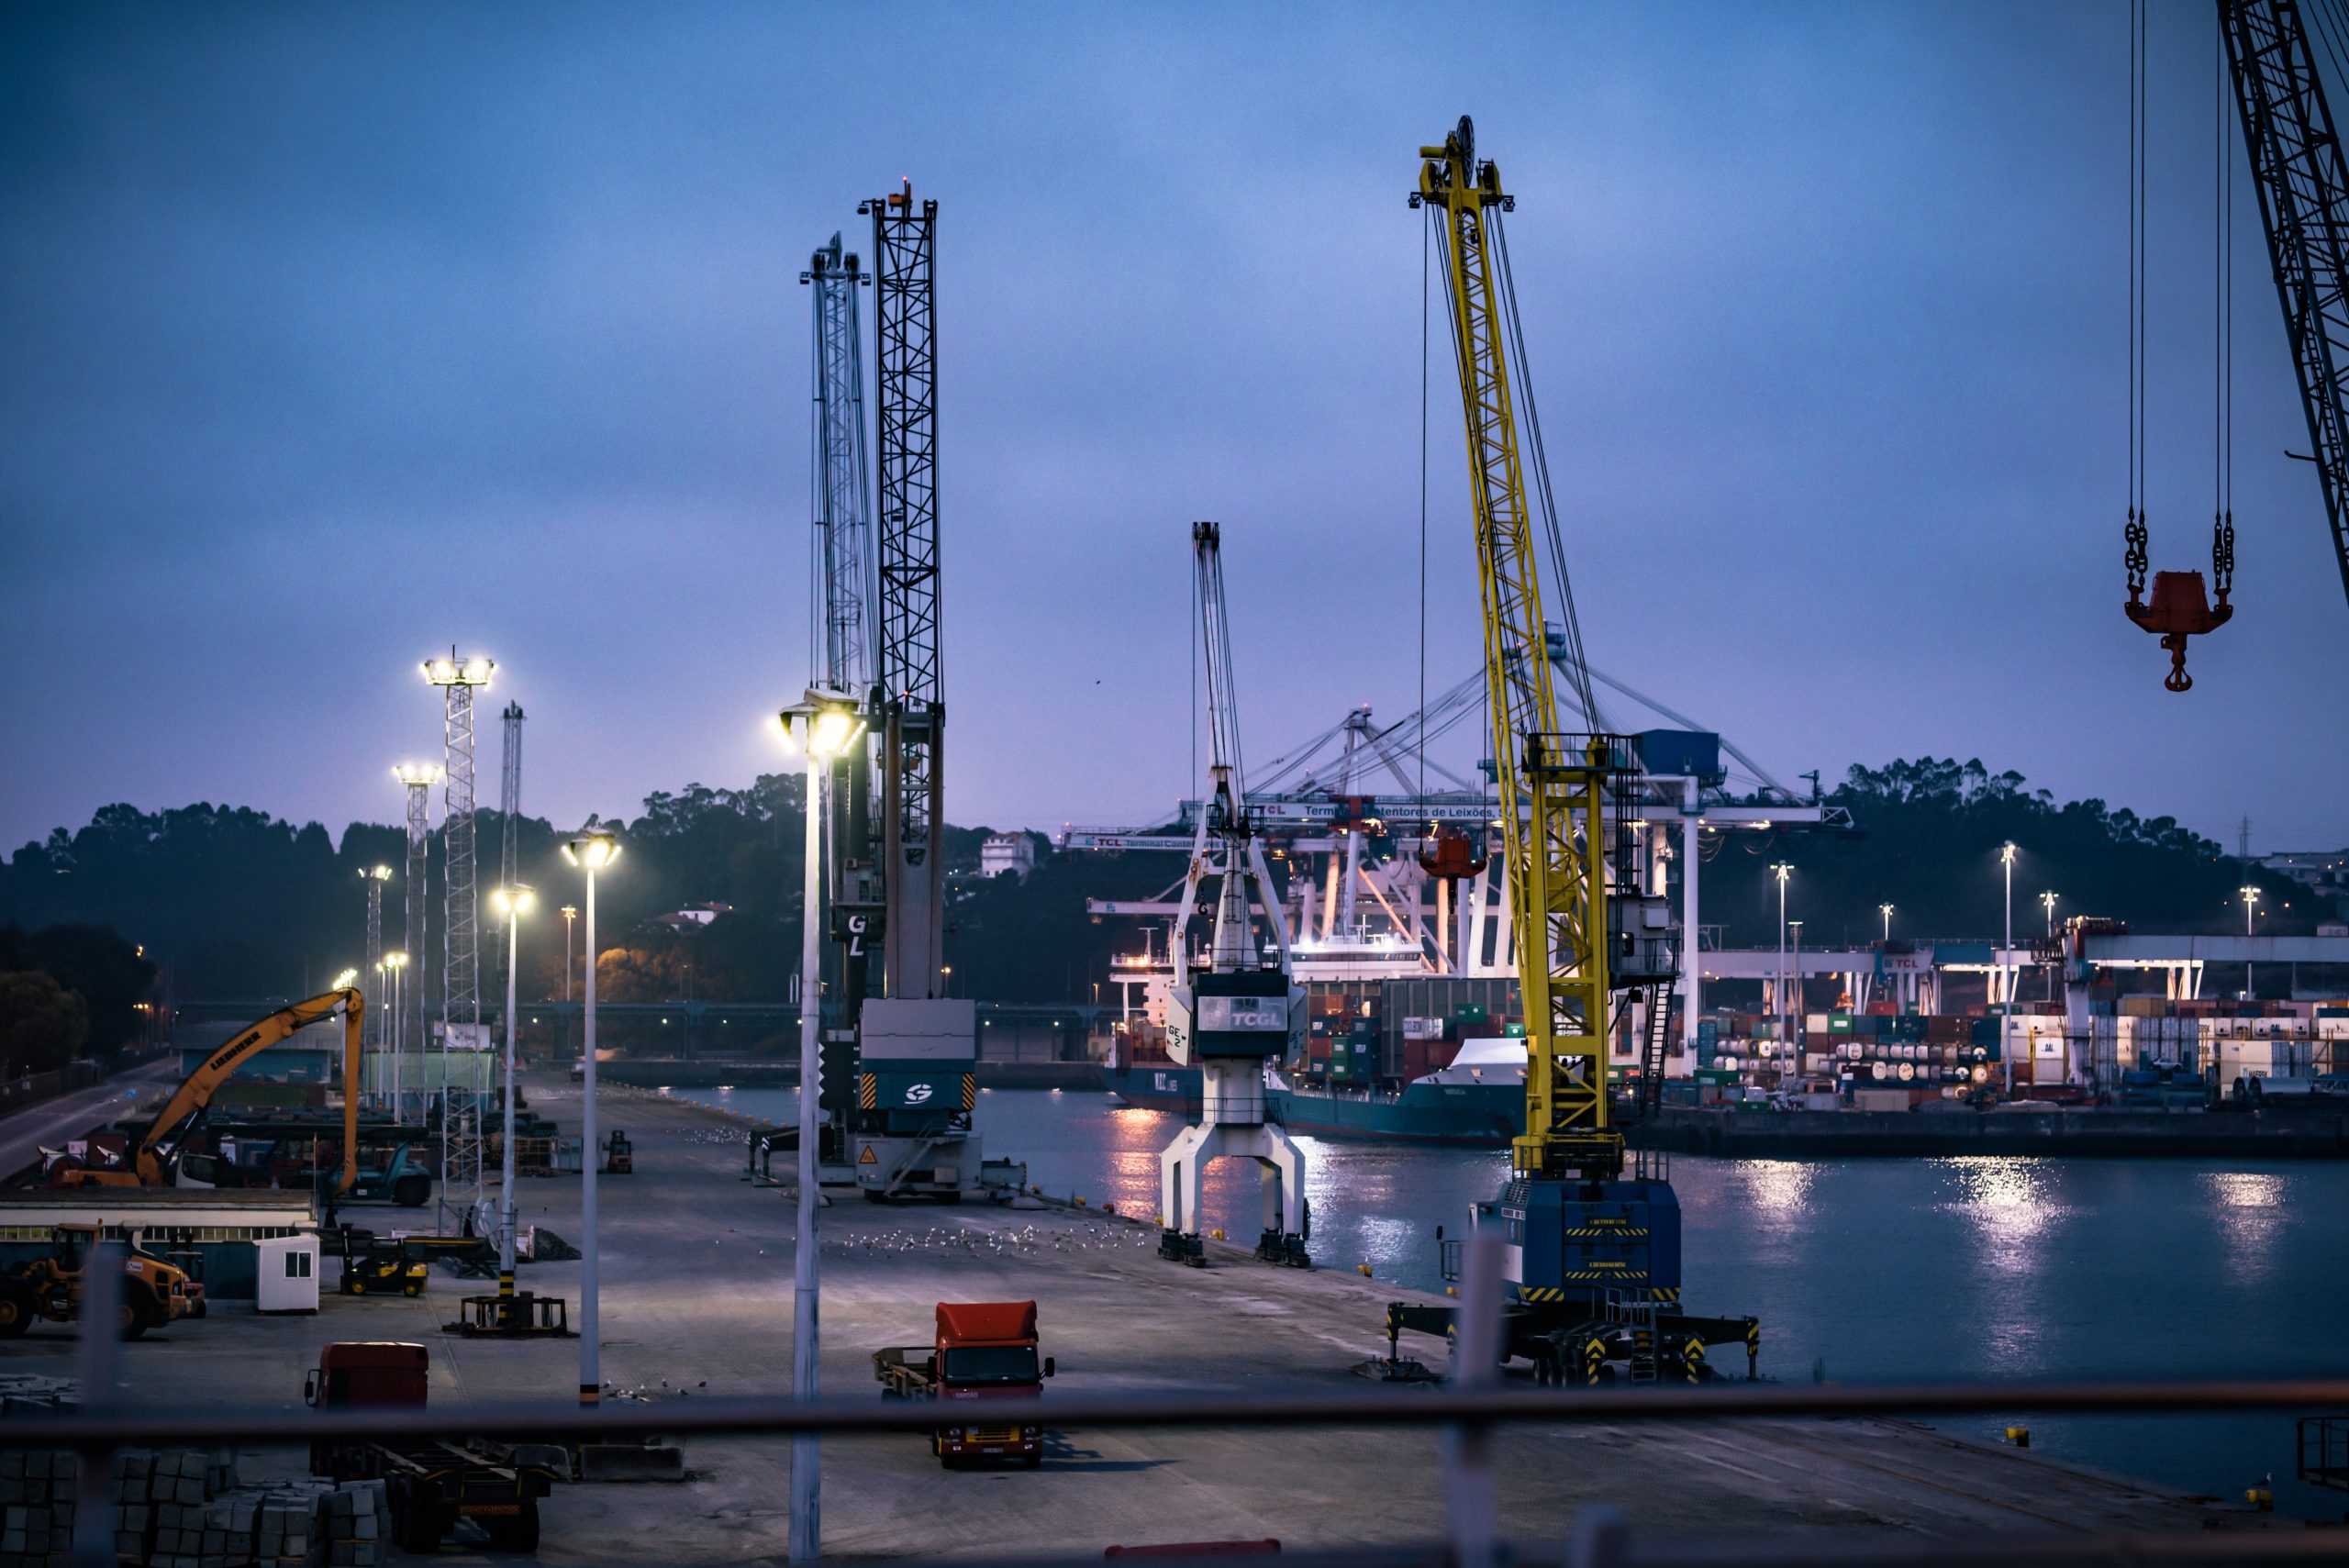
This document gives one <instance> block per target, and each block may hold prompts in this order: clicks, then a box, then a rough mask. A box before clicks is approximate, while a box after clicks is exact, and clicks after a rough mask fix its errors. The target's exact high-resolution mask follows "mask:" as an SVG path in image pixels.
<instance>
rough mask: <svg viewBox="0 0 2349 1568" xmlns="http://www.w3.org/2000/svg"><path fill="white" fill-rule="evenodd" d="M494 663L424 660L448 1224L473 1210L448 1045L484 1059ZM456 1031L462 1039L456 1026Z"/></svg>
mask: <svg viewBox="0 0 2349 1568" xmlns="http://www.w3.org/2000/svg"><path fill="white" fill-rule="evenodd" d="M496 668H497V666H496V665H495V664H494V663H492V662H490V661H489V660H486V659H466V658H462V657H461V656H459V654H458V652H457V651H456V649H455V648H453V647H452V648H451V649H450V650H449V657H447V658H446V659H428V660H426V661H425V662H424V678H425V680H427V681H428V682H429V683H430V684H433V685H436V686H438V687H440V692H441V695H442V698H443V708H442V712H443V715H444V722H443V727H442V736H443V744H444V745H445V746H446V748H447V756H446V761H445V762H444V764H443V767H444V772H443V773H442V774H441V782H440V800H441V809H442V811H443V812H444V813H445V815H444V816H443V817H442V818H441V823H440V855H441V865H442V871H441V878H440V881H441V894H442V897H443V899H444V900H445V909H446V913H445V914H444V915H443V917H442V918H441V921H440V946H441V951H442V953H443V955H444V956H443V962H442V967H441V971H440V995H441V1004H440V1150H441V1154H440V1209H441V1213H442V1215H443V1217H444V1219H445V1220H446V1221H447V1222H448V1223H452V1224H462V1221H463V1219H464V1218H465V1217H466V1215H467V1214H469V1213H471V1212H473V1211H475V1210H478V1209H479V1208H480V1207H481V1195H482V1194H481V1156H482V1146H481V1102H480V1098H479V1094H478V1092H477V1091H476V1090H475V1089H474V1088H473V1086H472V1085H471V1084H466V1085H464V1086H463V1088H462V1092H458V1091H457V1090H455V1089H453V1088H452V1087H451V1084H450V1082H449V1048H450V1047H451V1045H453V1044H455V1043H456V1042H457V1040H459V1039H460V1038H462V1040H464V1042H465V1048H466V1050H467V1051H468V1053H469V1054H468V1055H467V1057H466V1060H467V1061H473V1060H476V1059H479V1060H486V1058H485V1057H483V1056H482V1054H481V1053H482V1052H483V1051H485V1050H486V1049H487V1046H488V1041H487V1040H484V1039H483V1038H482V1029H481V918H480V917H481V910H480V898H479V891H480V890H479V886H478V884H477V883H476V880H475V871H474V866H475V860H474V826H475V825H474V821H473V693H474V691H475V690H476V689H478V688H482V687H485V686H487V685H488V684H489V679H490V676H491V674H492V673H494V672H495V670H496ZM460 1029H462V1031H463V1032H462V1037H461V1036H460V1034H459V1030H460Z"/></svg>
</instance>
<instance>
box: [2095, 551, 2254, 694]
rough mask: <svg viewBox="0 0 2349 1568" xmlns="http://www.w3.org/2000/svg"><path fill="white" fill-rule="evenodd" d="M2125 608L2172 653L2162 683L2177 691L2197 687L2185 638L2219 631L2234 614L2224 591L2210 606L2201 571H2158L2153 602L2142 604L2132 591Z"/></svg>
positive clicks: (2129, 614) (2130, 615)
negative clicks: (2188, 669)
mask: <svg viewBox="0 0 2349 1568" xmlns="http://www.w3.org/2000/svg"><path fill="white" fill-rule="evenodd" d="M2122 608H2123V609H2124V610H2125V611H2126V612H2127V613H2128V616H2129V618H2130V619H2131V620H2132V621H2135V622H2136V623H2137V624H2138V625H2139V626H2141V627H2143V628H2145V629H2146V630H2147V631H2150V632H2154V633H2157V634H2158V635H2159V636H2160V638H2161V639H2162V646H2163V647H2164V648H2165V649H2167V650H2169V674H2168V676H2167V677H2166V678H2165V679H2164V680H2163V682H2162V684H2163V685H2165V686H2167V687H2168V688H2169V689H2170V690H2171V691H2174V692H2182V691H2186V690H2188V688H2190V687H2191V686H2192V685H2193V684H2194V677H2193V676H2191V675H2189V674H2188V673H2186V639H2188V638H2189V637H2200V636H2202V635H2204V634H2206V633H2208V632H2212V631H2216V630H2217V629H2218V628H2221V627H2222V626H2224V625H2226V623H2227V621H2228V620H2229V619H2230V618H2231V617H2232V616H2233V615H2234V613H2235V611H2234V606H2232V605H2230V604H2229V603H2227V594H2226V590H2225V589H2223V588H2221V590H2220V591H2219V603H2218V607H2217V608H2215V609H2214V608H2212V607H2211V605H2210V598H2209V596H2208V595H2207V593H2206V592H2205V590H2204V588H2203V585H2202V573H2199V572H2156V573H2154V594H2153V602H2152V603H2151V604H2146V603H2143V602H2141V601H2140V599H2139V597H2138V595H2136V594H2135V593H2133V592H2132V594H2131V595H2129V603H2128V604H2127V605H2125V606H2122Z"/></svg>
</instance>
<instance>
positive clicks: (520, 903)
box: [489, 884, 535, 1328]
mask: <svg viewBox="0 0 2349 1568" xmlns="http://www.w3.org/2000/svg"><path fill="white" fill-rule="evenodd" d="M489 901H490V904H491V906H493V907H495V909H496V910H497V912H498V913H499V914H501V915H503V916H505V917H506V1137H505V1149H504V1162H503V1168H502V1169H501V1170H500V1172H499V1173H498V1180H499V1182H500V1183H501V1185H500V1187H499V1188H498V1200H497V1202H498V1209H499V1223H498V1228H497V1229H498V1235H497V1299H498V1307H497V1310H498V1315H499V1320H500V1322H501V1323H503V1322H504V1318H505V1314H507V1312H510V1311H512V1310H513V1307H512V1305H511V1303H512V1302H513V1299H514V1006H515V990H516V984H515V977H514V970H515V962H516V960H517V959H518V957H519V956H520V949H521V945H522V912H523V911H524V910H526V909H528V908H529V906H531V904H532V903H533V902H535V895H533V894H532V892H531V891H530V889H529V888H527V887H524V886H522V885H520V884H515V885H513V886H510V887H500V888H498V889H497V890H495V892H493V893H492V894H491V895H489ZM506 1326H507V1327H509V1328H510V1327H512V1325H511V1324H507V1325H506Z"/></svg>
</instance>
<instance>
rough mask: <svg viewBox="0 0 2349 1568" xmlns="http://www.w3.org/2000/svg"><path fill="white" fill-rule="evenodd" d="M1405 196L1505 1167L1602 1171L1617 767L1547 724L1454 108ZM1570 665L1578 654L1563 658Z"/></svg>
mask: <svg viewBox="0 0 2349 1568" xmlns="http://www.w3.org/2000/svg"><path fill="white" fill-rule="evenodd" d="M1419 156H1420V158H1421V159H1422V160H1424V161H1423V162H1422V163H1421V164H1420V166H1419V190H1418V191H1417V192H1416V193H1415V194H1414V195H1413V196H1412V198H1411V200H1412V205H1413V206H1420V205H1422V204H1424V205H1426V206H1429V207H1430V208H1431V209H1433V215H1434V217H1435V219H1436V227H1437V228H1438V230H1439V231H1440V233H1441V234H1442V237H1443V239H1442V245H1443V250H1444V261H1445V263H1446V267H1447V272H1448V279H1449V286H1448V288H1447V290H1446V292H1447V294H1448V295H1449V304H1450V306H1451V313H1452V336H1453V345H1454V347H1455V349H1456V350H1457V359H1458V361H1459V370H1460V396H1461V403H1462V406H1463V408H1464V410H1465V412H1466V415H1467V420H1466V429H1467V435H1468V475H1469V492H1470V496H1471V499H1472V500H1473V501H1474V503H1475V514H1476V569H1477V579H1478V582H1479V584H1481V586H1482V589H1483V595H1484V608H1485V616H1484V623H1485V684H1486V692H1487V700H1488V701H1489V702H1490V703H1491V705H1492V728H1493V767H1494V780H1495V784H1496V785H1497V789H1498V793H1499V796H1500V809H1499V813H1498V815H1499V817H1500V825H1501V853H1502V858H1503V862H1504V863H1505V864H1506V865H1507V867H1508V897H1509V919H1510V929H1511V931H1512V932H1513V934H1514V936H1515V938H1516V942H1517V965H1518V985H1519V988H1520V991H1521V993H1522V994H1523V996H1524V999H1525V1023H1526V1072H1525V1113H1526V1114H1525V1134H1524V1136H1523V1137H1521V1138H1520V1139H1518V1140H1516V1142H1515V1144H1514V1146H1513V1155H1512V1161H1511V1163H1512V1164H1513V1165H1514V1167H1515V1169H1516V1170H1517V1172H1518V1173H1520V1175H1527V1176H1563V1175H1566V1174H1568V1173H1577V1174H1585V1175H1592V1176H1612V1175H1614V1174H1616V1173H1618V1172H1620V1170H1621V1169H1622V1165H1623V1139H1622V1135H1621V1134H1620V1133H1618V1132H1616V1131H1615V1130H1614V1129H1611V1128H1610V1127H1609V1125H1608V1117H1607V1056H1606V1038H1605V1037H1606V1033H1607V1017H1608V1011H1607V1008H1608V997H1609V991H1610V989H1611V987H1610V984H1609V976H1608V946H1609V944H1608V940H1607V936H1608V918H1607V907H1608V906H1607V892H1608V889H1607V875H1608V867H1607V857H1606V852H1605V847H1606V821H1605V815H1604V813H1605V797H1606V792H1607V786H1608V784H1609V781H1610V780H1616V779H1621V778H1624V777H1627V776H1628V774H1629V772H1630V769H1631V762H1630V759H1629V757H1628V756H1627V755H1626V754H1625V753H1624V748H1623V746H1622V744H1621V743H1620V741H1618V740H1614V739H1613V738H1610V737H1608V736H1603V735H1575V736H1569V735H1566V734H1564V733H1562V732H1561V731H1560V729H1559V728H1558V706H1557V701H1556V698H1555V696H1554V695H1553V692H1552V690H1551V673H1552V672H1551V662H1550V656H1549V650H1550V630H1549V626H1548V623H1547V622H1546V621H1545V620H1544V618H1543V616H1542V584H1541V578H1540V574H1539V573H1538V572H1537V570H1536V568H1535V557H1534V545H1533V530H1532V520H1531V517H1530V515H1529V508H1528V506H1527V505H1526V489H1525V465H1524V461H1523V458H1522V456H1521V454H1520V450H1519V448H1518V434H1517V432H1518V419H1517V410H1516V406H1515V399H1514V394H1513V391H1512V388H1511V386H1510V384H1509V366H1508V356H1507V353H1506V350H1504V347H1503V339H1504V336H1505V326H1504V313H1505V312H1508V311H1510V310H1511V309H1512V308H1513V306H1512V304H1511V302H1510V301H1509V299H1508V295H1507V294H1506V293H1505V292H1504V289H1503V287H1501V286H1498V285H1497V283H1496V279H1495V276H1494V256H1493V241H1494V239H1495V237H1496V233H1497V222H1496V218H1497V214H1498V213H1499V212H1501V211H1505V210H1507V209H1508V207H1509V206H1513V205H1514V198H1512V197H1511V196H1509V195H1507V194H1506V193H1504V192H1503V191H1502V189H1501V181H1500V172H1499V171H1498V170H1497V169H1496V168H1495V167H1494V165H1493V164H1492V163H1490V162H1479V161H1477V159H1476V154H1475V128H1474V127H1473V126H1472V124H1471V123H1470V121H1469V119H1468V117H1466V116H1462V117H1461V119H1460V125H1459V128H1457V129H1456V130H1454V131H1453V133H1452V134H1451V135H1450V136H1447V137H1445V138H1444V141H1443V145H1442V147H1422V148H1420V149H1419ZM1577 664H1578V665H1579V662H1577Z"/></svg>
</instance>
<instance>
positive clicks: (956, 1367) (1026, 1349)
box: [940, 1345, 1037, 1387]
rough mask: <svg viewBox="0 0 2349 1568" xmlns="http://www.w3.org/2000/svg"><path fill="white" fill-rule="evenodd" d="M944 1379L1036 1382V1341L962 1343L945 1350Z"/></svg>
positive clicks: (957, 1382)
mask: <svg viewBox="0 0 2349 1568" xmlns="http://www.w3.org/2000/svg"><path fill="white" fill-rule="evenodd" d="M940 1377H941V1381H943V1382H946V1383H952V1384H955V1385H962V1386H965V1387H967V1386H969V1385H973V1384H987V1383H993V1384H1010V1383H1034V1382H1036V1381H1037V1378H1036V1347H1035V1346H1033V1345H963V1346H959V1347H957V1348H956V1349H954V1350H951V1351H947V1352H946V1358H945V1365H944V1366H943V1367H942V1368H941V1371H940Z"/></svg>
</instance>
